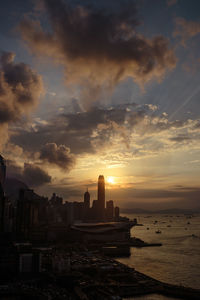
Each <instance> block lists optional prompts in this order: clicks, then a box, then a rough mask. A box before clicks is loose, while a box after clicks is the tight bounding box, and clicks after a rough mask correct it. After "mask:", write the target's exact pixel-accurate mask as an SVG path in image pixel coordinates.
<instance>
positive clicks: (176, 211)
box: [120, 208, 200, 214]
mask: <svg viewBox="0 0 200 300" xmlns="http://www.w3.org/2000/svg"><path fill="white" fill-rule="evenodd" d="M120 211H121V213H125V214H194V213H200V209H183V208H169V209H161V210H146V209H142V208H121V209H120Z"/></svg>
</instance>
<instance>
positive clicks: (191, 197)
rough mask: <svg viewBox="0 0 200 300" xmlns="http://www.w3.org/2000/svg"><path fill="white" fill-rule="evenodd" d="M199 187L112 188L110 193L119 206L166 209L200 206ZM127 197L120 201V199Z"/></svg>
mask: <svg viewBox="0 0 200 300" xmlns="http://www.w3.org/2000/svg"><path fill="white" fill-rule="evenodd" d="M199 192H200V187H187V186H183V187H182V188H181V189H177V188H174V187H169V188H168V189H159V188H158V189H156V188H154V189H153V188H152V189H137V188H126V189H113V190H112V195H113V197H114V198H115V199H116V201H117V202H118V201H119V202H118V203H119V204H120V207H128V208H144V209H150V210H151V209H153V210H156V209H166V208H185V209H195V208H200V202H199ZM122 198H123V199H127V200H126V201H123V203H122V202H121V201H120V200H121V199H122Z"/></svg>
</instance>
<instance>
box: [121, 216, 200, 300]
mask: <svg viewBox="0 0 200 300" xmlns="http://www.w3.org/2000/svg"><path fill="white" fill-rule="evenodd" d="M129 217H130V218H133V217H136V216H135V215H130V216H129ZM137 219H138V222H139V223H142V224H144V226H136V227H133V228H132V230H131V234H132V236H136V237H138V238H141V239H143V240H144V241H147V242H161V243H163V246H161V247H150V248H132V249H131V256H130V257H129V258H120V259H118V260H119V261H120V262H122V263H125V264H127V265H129V266H131V267H134V268H135V269H136V270H137V271H140V272H142V273H144V274H147V275H149V276H151V277H153V278H156V279H158V280H161V281H164V282H168V283H174V284H178V285H179V284H181V285H184V286H189V287H193V288H200V251H199V249H200V216H193V217H192V218H191V219H188V217H187V216H185V215H180V216H176V215H174V216H163V215H152V216H151V217H147V215H140V216H137ZM155 220H156V221H158V222H157V223H156V224H154V221H155ZM188 223H190V224H188ZM169 225H170V226H171V227H168V226H169ZM147 227H148V228H149V230H147ZM186 228H187V229H186ZM158 229H159V230H161V234H156V233H155V231H156V230H158ZM138 299H142V298H138ZM143 299H151V298H143ZM154 299H156V298H154ZM158 299H165V298H158ZM166 299H167V298H166Z"/></svg>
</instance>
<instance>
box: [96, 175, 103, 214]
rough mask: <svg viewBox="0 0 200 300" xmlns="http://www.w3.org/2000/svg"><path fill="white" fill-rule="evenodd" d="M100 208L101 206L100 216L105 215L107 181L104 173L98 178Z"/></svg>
mask: <svg viewBox="0 0 200 300" xmlns="http://www.w3.org/2000/svg"><path fill="white" fill-rule="evenodd" d="M97 201H98V208H99V216H100V218H102V219H103V218H104V217H105V182H104V177H103V175H99V179H98V196H97Z"/></svg>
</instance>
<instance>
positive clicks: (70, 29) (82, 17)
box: [19, 0, 176, 106]
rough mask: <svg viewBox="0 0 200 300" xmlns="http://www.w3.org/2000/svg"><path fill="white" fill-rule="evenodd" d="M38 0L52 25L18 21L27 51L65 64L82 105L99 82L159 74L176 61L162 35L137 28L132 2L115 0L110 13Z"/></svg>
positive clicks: (95, 95)
mask: <svg viewBox="0 0 200 300" xmlns="http://www.w3.org/2000/svg"><path fill="white" fill-rule="evenodd" d="M43 2H44V5H45V9H46V11H47V14H48V18H49V21H50V24H51V30H50V31H49V32H47V31H46V29H44V28H42V26H41V24H40V22H39V20H30V19H25V20H23V21H22V22H21V23H20V26H19V27H20V31H21V34H22V37H23V39H24V40H25V41H26V42H27V44H28V45H29V48H30V50H31V51H33V52H34V53H37V54H42V55H45V56H50V57H53V58H54V59H55V61H56V62H59V63H61V64H62V65H64V66H65V72H66V80H67V83H68V84H69V83H75V84H77V83H78V84H80V85H81V86H82V90H81V96H82V98H83V100H84V104H85V106H87V105H88V104H89V103H90V101H91V100H93V101H94V100H95V99H97V98H98V96H99V94H100V93H101V91H102V88H103V89H104V91H105V89H106V88H112V87H114V86H115V85H116V84H117V83H119V82H120V81H121V80H123V79H125V78H127V77H132V79H133V80H134V81H136V82H139V83H144V82H146V81H148V80H150V79H152V78H158V79H159V80H160V79H161V77H162V76H163V75H164V73H165V72H166V70H167V69H172V68H173V67H174V66H175V64H176V59H175V56H174V53H173V51H172V50H171V49H170V48H169V42H168V40H167V39H166V38H164V37H163V36H156V37H154V38H152V39H147V38H145V37H144V36H142V35H141V34H138V33H137V32H136V27H137V25H138V24H139V21H138V20H137V19H136V9H135V6H134V2H131V1H129V5H123V3H122V2H120V3H121V6H120V10H119V11H116V10H115V11H114V12H110V13H108V12H107V11H105V10H103V9H97V8H96V9H94V7H92V6H90V7H86V6H81V5H77V6H73V5H72V4H70V2H69V1H67V2H66V3H65V2H64V1H62V0H58V1H53V0H44V1H43Z"/></svg>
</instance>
